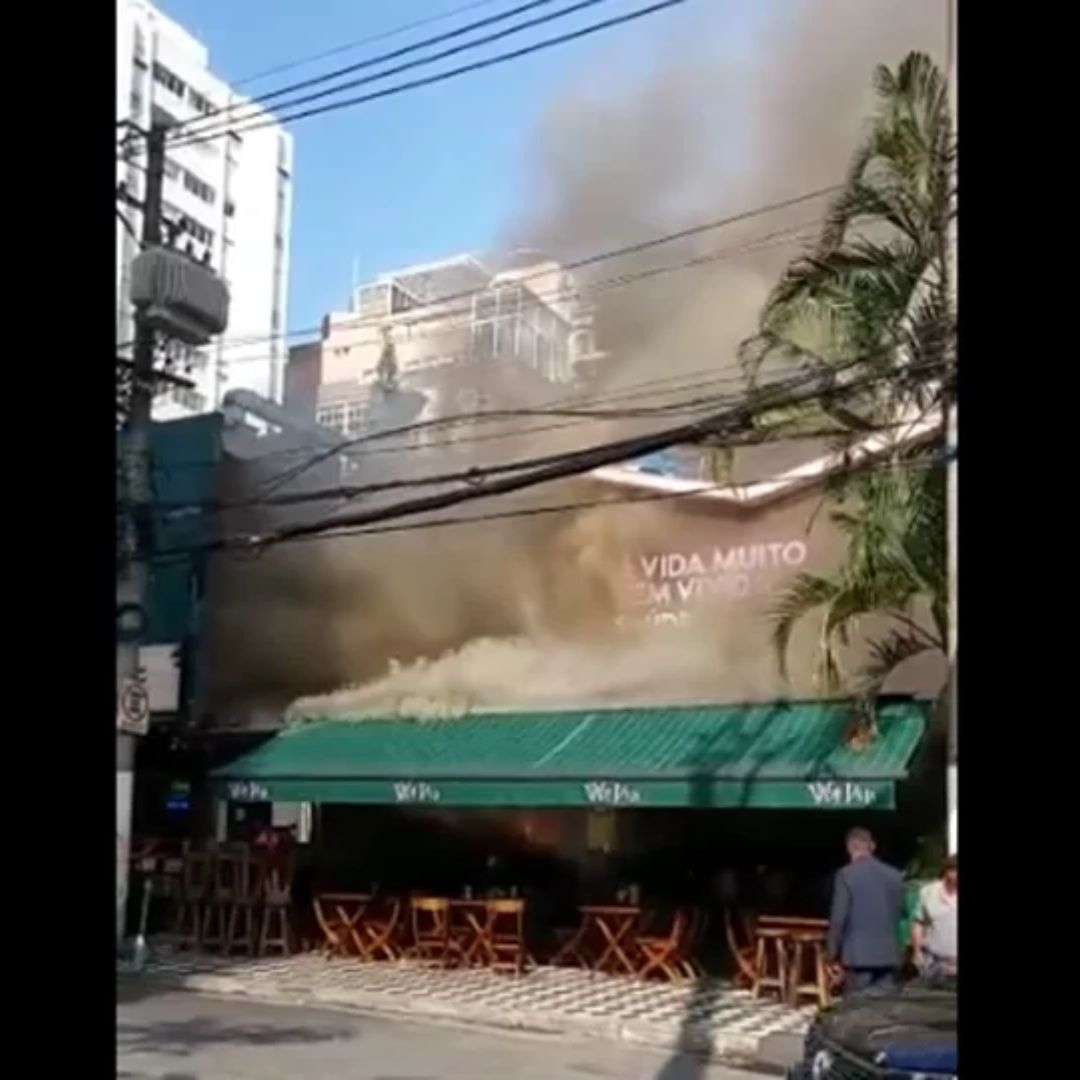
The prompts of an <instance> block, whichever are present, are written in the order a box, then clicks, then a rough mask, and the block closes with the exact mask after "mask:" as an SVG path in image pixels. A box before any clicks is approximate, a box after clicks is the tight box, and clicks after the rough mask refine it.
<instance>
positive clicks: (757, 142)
mask: <svg viewBox="0 0 1080 1080" xmlns="http://www.w3.org/2000/svg"><path fill="white" fill-rule="evenodd" d="M748 18H752V20H753V21H754V23H755V29H754V30H753V32H752V33H751V34H749V35H747V34H746V33H745V32H740V33H737V32H736V31H737V27H738V25H740V24H742V23H745V22H746V21H747V19H748ZM680 19H681V21H679V20H677V19H674V18H672V19H668V20H666V21H665V20H664V19H662V18H658V19H656V20H654V21H653V22H652V24H651V30H652V32H654V33H655V34H656V35H659V36H658V37H657V38H655V39H654V42H653V47H652V55H651V58H650V59H649V60H648V62H647V64H644V65H642V66H640V67H638V68H637V69H636V70H637V71H639V72H640V74H635V73H634V70H635V65H634V64H632V63H631V64H628V63H627V62H626V59H625V57H624V56H622V55H621V54H620V48H621V46H620V45H619V44H618V43H617V42H616V41H615V40H614V38H613V39H612V41H611V42H610V43H609V44H608V45H606V46H602V47H601V48H600V50H599V52H598V53H597V54H596V56H595V57H594V60H593V62H592V63H591V64H590V66H589V69H588V70H587V71H582V72H581V74H580V78H579V79H578V80H577V81H576V82H575V83H574V84H573V85H571V86H570V87H568V88H567V89H565V90H564V91H562V92H561V93H560V94H559V95H558V96H557V97H556V98H555V100H553V101H552V103H551V106H550V108H549V109H548V111H547V114H546V115H545V116H544V118H543V120H542V122H541V124H540V126H539V129H538V131H537V132H536V137H535V139H534V140H533V142H532V146H531V150H530V153H529V156H528V159H527V161H526V162H525V170H524V172H525V176H526V182H525V185H524V191H523V198H522V211H521V213H520V214H519V215H518V216H517V218H516V219H515V220H514V221H512V222H509V223H508V226H507V229H506V234H505V236H506V242H507V246H508V247H512V246H528V247H532V248H539V249H542V250H545V251H547V252H549V253H550V254H552V255H553V256H555V257H557V258H561V259H563V260H570V259H574V258H576V257H579V256H582V255H585V254H589V253H592V252H596V251H599V250H604V249H608V248H612V247H618V246H621V245H625V244H629V243H632V242H634V241H637V240H640V239H643V238H647V237H651V236H655V235H658V234H662V233H664V232H668V231H673V230H676V229H678V228H681V227H685V226H687V225H690V224H694V223H697V222H700V221H703V220H710V219H714V218H718V217H721V216H725V215H728V214H733V213H736V212H739V211H741V210H744V209H747V208H749V207H754V206H759V205H762V204H765V203H769V202H772V201H775V200H779V199H783V198H786V197H789V196H792V195H795V194H798V193H801V192H803V191H807V190H810V189H813V188H817V187H821V186H824V185H826V184H829V183H832V182H835V181H837V180H839V179H840V178H841V177H842V175H843V171H844V166H845V163H846V161H847V158H848V155H849V154H850V152H851V149H852V147H853V146H854V144H855V142H856V139H857V137H858V134H859V125H860V123H861V122H862V120H863V118H864V117H865V114H866V107H867V105H868V103H869V99H870V79H871V75H872V72H873V69H874V67H875V66H876V65H877V64H879V63H889V64H895V63H897V62H898V61H899V60H900V59H901V58H902V57H903V55H904V54H905V53H907V52H908V51H909V50H912V49H923V50H926V51H929V52H930V53H931V54H932V55H935V56H940V55H941V53H942V51H943V42H944V26H945V10H944V3H943V0H784V2H780V0H775V2H769V3H761V4H756V3H750V2H749V0H740V2H726V0H701V2H697V3H694V4H690V5H687V7H686V8H685V9H684V10H683V11H682V12H681V15H680ZM628 68H629V69H630V74H628V73H627V72H628ZM819 212H820V207H819V206H811V207H808V208H801V209H797V210H791V211H787V212H785V213H781V214H775V215H771V216H769V217H766V218H761V219H757V220H754V221H752V222H749V223H747V224H745V225H742V226H739V227H735V228H731V229H724V230H719V231H717V232H716V233H715V234H711V235H708V236H705V237H702V238H699V239H696V240H694V241H691V242H685V243H681V244H675V245H671V246H669V247H665V248H662V249H659V250H656V251H653V252H650V253H648V254H647V255H642V256H640V257H638V258H634V259H621V260H618V261H617V263H614V264H601V265H600V266H598V267H596V268H595V269H594V270H592V271H591V272H590V273H589V274H588V275H587V280H588V279H591V280H594V281H595V280H597V279H599V278H604V277H608V276H610V275H612V274H614V273H618V274H623V273H628V272H631V273H632V272H633V271H635V270H639V269H644V268H647V267H650V266H655V265H659V264H662V263H675V262H680V261H684V260H686V259H689V258H693V257H696V256H700V255H703V254H707V253H709V252H712V251H715V250H717V249H719V248H725V249H726V248H732V247H736V246H738V245H739V244H744V243H746V242H747V241H750V240H753V239H754V238H756V237H760V236H761V235H762V234H764V233H767V232H773V231H775V230H777V229H781V228H784V227H787V226H795V225H798V224H800V223H803V222H807V221H811V220H812V219H813V218H814V217H815V216H816V214H817V213H819ZM796 250H797V248H795V247H793V246H788V247H777V248H773V249H770V250H767V251H764V252H762V253H759V254H756V255H752V256H744V257H741V258H738V259H735V260H731V261H725V262H721V263H716V264H713V265H711V266H709V267H707V268H704V269H694V270H686V271H683V272H679V273H673V274H671V275H667V276H662V277H655V278H651V279H648V280H646V281H644V282H642V283H639V284H636V285H633V286H629V287H625V288H618V289H611V290H606V291H600V292H598V293H597V294H596V302H597V307H598V312H597V317H598V337H599V343H600V345H601V347H602V348H604V349H606V350H608V351H610V353H611V354H612V357H613V363H612V368H611V370H610V372H609V373H608V375H607V376H606V381H607V382H608V383H609V384H611V385H620V384H633V383H637V382H641V381H645V380H649V379H656V378H659V377H664V376H668V375H676V374H679V373H682V372H698V371H703V370H707V371H710V372H715V371H717V370H718V369H721V368H724V367H727V366H730V365H731V364H732V363H733V361H734V354H735V349H736V347H737V344H738V342H739V341H740V340H741V339H742V338H743V337H745V336H746V335H747V334H748V333H750V332H751V331H752V329H753V325H754V319H755V316H756V312H757V310H758V308H759V306H760V303H761V301H762V299H763V298H764V296H765V294H766V291H767V289H768V288H769V286H770V285H771V283H772V282H773V281H774V280H775V278H776V276H777V274H778V273H779V271H780V270H781V269H782V267H783V265H784V264H785V263H786V262H787V261H788V260H789V259H790V258H791V257H792V256H793V255H794V254H795V252H796ZM637 430H641V428H640V427H639V428H638V429H637ZM599 434H601V432H599V429H598V428H597V427H595V426H586V427H579V428H578V429H576V430H575V431H574V432H573V433H572V434H571V435H567V434H566V433H565V432H563V433H561V434H559V435H557V436H552V435H547V436H543V437H534V438H532V439H523V440H519V441H517V442H516V443H515V444H514V445H513V446H510V445H509V444H506V443H499V442H495V443H494V444H492V447H491V449H490V450H488V451H487V452H486V456H485V457H484V458H483V460H494V459H497V458H498V457H500V456H502V457H503V459H505V458H507V457H513V456H521V455H522V454H524V453H526V452H534V453H540V452H545V451H548V450H551V449H553V448H556V447H557V448H560V449H561V448H565V447H566V445H567V443H568V442H574V441H575V440H576V441H577V442H578V443H580V441H581V440H582V439H589V440H594V439H596V438H597V437H598V435H599ZM424 467H425V468H430V465H428V464H426V463H425V466H424ZM382 469H383V473H384V475H385V472H386V466H385V465H384V466H382ZM584 490H586V489H585V488H584V486H583V485H581V484H574V483H563V484H560V485H554V486H550V487H546V488H545V489H543V491H542V492H541V493H539V494H533V495H528V496H523V497H520V498H518V499H517V500H515V501H512V502H509V503H508V502H506V501H500V502H499V504H498V507H497V509H500V510H502V509H505V508H506V507H507V506H511V505H518V506H527V505H535V504H536V503H544V502H549V503H550V502H562V501H572V500H574V499H575V498H577V497H579V496H580V494H581V493H582V492H583V491H584ZM591 490H592V493H593V494H594V495H595V489H591ZM494 508H495V507H493V506H492V504H490V503H487V502H483V503H480V504H473V505H471V506H468V507H466V508H464V509H465V511H466V512H483V511H485V510H490V509H494ZM808 513H809V511H808ZM658 521H661V522H663V523H664V524H666V525H667V526H668V527H669V528H670V529H671V530H673V531H674V530H676V529H677V528H678V525H677V519H676V518H675V517H674V516H671V517H668V516H666V513H665V512H664V511H661V510H654V511H651V512H650V513H649V514H647V515H646V514H644V513H643V512H640V511H637V510H635V511H633V512H629V511H626V510H615V511H607V512H603V511H601V512H596V511H591V512H587V513H582V514H579V515H577V516H576V517H575V518H571V517H569V516H566V515H563V516H553V517H545V518H530V519H526V520H525V521H523V522H521V521H519V522H515V523H508V524H499V525H496V524H489V525H486V526H483V527H471V528H457V529H445V530H432V531H429V532H419V533H410V534H402V535H396V536H389V537H381V538H365V539H362V540H339V541H325V540H324V541H317V542H311V543H300V544H295V545H288V546H285V547H282V548H278V549H274V550H272V551H270V552H268V553H267V554H266V555H264V556H263V557H262V558H260V559H259V560H258V561H255V562H251V561H247V562H239V561H237V560H235V559H233V558H230V559H228V560H227V561H223V562H220V564H219V566H218V567H217V568H216V569H215V572H214V573H213V575H212V577H211V583H210V589H211V591H210V603H209V606H208V616H209V636H208V642H209V655H208V657H207V663H206V665H205V670H206V672H207V675H208V682H207V684H206V690H207V697H206V701H205V704H206V708H207V709H208V710H209V711H210V712H212V713H215V714H218V715H219V716H220V715H227V714H229V713H231V712H233V711H234V710H240V711H243V710H244V709H245V708H246V707H248V706H250V705H251V704H253V703H255V704H260V705H264V706H268V707H271V708H277V707H281V706H283V705H285V704H286V703H288V702H289V701H291V700H292V699H294V698H295V697H297V696H300V695H305V694H319V693H325V692H328V691H332V690H335V689H338V688H340V687H343V686H349V685H355V684H358V683H363V682H365V681H367V680H370V679H374V678H376V677H378V676H381V675H383V674H384V673H385V672H386V671H387V667H388V665H389V664H390V662H391V661H392V660H397V661H401V662H404V663H406V664H407V663H409V662H410V661H413V660H415V659H416V658H418V657H423V656H437V655H441V654H442V653H444V652H445V651H446V650H453V649H458V648H461V647H462V646H464V645H466V644H467V643H469V642H473V641H476V640H477V639H510V638H513V639H517V640H519V641H520V640H521V639H527V640H531V641H533V642H544V641H547V642H559V641H562V642H565V641H566V640H567V639H576V640H577V641H579V642H581V641H584V640H586V639H589V640H596V639H598V638H600V637H602V636H603V630H602V628H606V627H608V626H610V623H611V620H612V617H613V615H614V614H615V609H616V604H615V601H614V599H613V597H614V595H615V592H616V591H617V589H616V585H617V582H615V581H614V578H615V577H616V576H617V569H616V567H617V565H618V555H617V549H618V545H619V543H625V542H626V541H627V540H628V539H632V534H633V531H634V529H635V528H638V527H639V526H638V525H635V522H639V523H641V522H645V523H647V525H648V528H649V529H650V530H655V529H656V528H657V522H658ZM725 634H726V640H727V641H728V644H727V645H724V646H723V649H724V655H726V656H729V657H730V656H734V655H738V650H735V652H732V650H733V649H735V646H734V645H732V644H731V642H732V641H734V640H735V639H736V638H739V635H737V634H734V632H733V631H725ZM743 638H745V635H743ZM639 644H640V643H639ZM729 646H730V647H729ZM539 647H546V646H539ZM596 648H598V649H599V650H600V652H599V653H597V654H596V655H597V656H598V657H600V658H601V659H600V660H599V662H600V663H603V664H605V665H609V666H610V667H611V668H612V670H614V671H618V670H621V667H620V665H619V664H618V663H617V662H616V661H615V660H614V659H613V658H612V654H611V653H610V649H608V646H607V645H604V644H602V643H601V644H598V645H597V646H596ZM500 649H501V650H502V651H501V652H500ZM605 649H608V651H607V652H604V650H605ZM534 651H535V650H534ZM662 651H663V655H665V656H666V655H668V654H669V653H670V645H667V644H665V645H663V646H662ZM705 652H706V653H708V657H710V658H713V657H715V656H716V655H717V653H716V651H715V650H714V651H713V652H711V653H709V652H708V649H706V650H705ZM486 655H490V657H491V663H492V664H498V663H500V659H499V657H500V656H502V657H504V658H505V657H506V656H509V655H514V656H516V657H518V658H519V659H520V658H523V657H524V658H525V659H524V660H522V666H520V667H514V666H513V665H510V667H511V670H512V671H525V670H528V671H536V672H542V670H543V664H542V663H539V662H536V659H535V656H530V655H529V654H528V652H527V651H526V652H522V650H521V649H517V651H513V652H512V653H507V652H506V649H505V647H502V646H498V645H496V646H495V647H494V648H493V649H492V650H490V652H487V651H485V648H484V647H480V646H475V645H474V646H473V647H472V648H471V649H466V650H465V651H464V653H463V659H462V661H461V672H465V671H467V670H468V669H470V668H472V669H475V668H476V666H477V664H478V658H480V659H482V658H483V657H484V656H486ZM560 657H561V658H562V660H565V659H566V657H567V650H566V649H565V647H564V646H562V645H554V646H552V648H551V651H550V656H549V658H550V659H551V662H552V663H553V664H559V663H562V670H563V671H564V673H565V672H567V671H570V668H568V667H567V663H568V661H567V663H563V662H562V660H560V659H559V658H560ZM702 662H703V663H709V662H711V660H710V659H707V658H705V656H704V654H703V659H702ZM737 663H738V664H740V665H742V666H743V667H744V668H745V670H747V671H749V670H750V669H751V668H753V671H754V674H753V677H752V678H751V677H750V676H749V675H748V676H747V681H748V682H751V683H753V685H752V686H749V685H748V686H747V687H746V688H745V690H746V692H747V693H749V694H753V693H754V692H761V688H762V686H764V684H765V681H766V668H767V667H768V668H769V671H768V677H769V678H771V677H772V676H773V670H772V668H771V667H770V666H769V665H770V664H771V658H769V657H768V656H766V655H765V654H764V652H763V650H762V649H760V648H758V649H757V650H756V653H755V655H753V656H751V655H749V654H748V653H747V649H746V647H745V646H744V647H743V654H742V655H738V660H737ZM622 666H623V667H628V668H633V669H634V671H633V672H632V674H635V675H637V676H639V674H640V671H641V670H642V667H641V665H640V664H637V665H622ZM571 667H572V665H571ZM673 670H676V671H677V672H679V673H680V677H682V678H684V679H686V680H687V681H688V682H689V683H690V684H692V685H695V686H697V685H698V682H697V681H695V680H693V679H689V677H688V676H687V672H686V666H685V664H680V665H674V667H673ZM461 672H458V673H455V671H454V670H453V664H452V663H451V664H449V665H448V664H447V663H446V662H443V663H442V664H441V665H440V667H439V668H438V669H437V674H438V680H436V681H438V682H439V684H440V685H446V686H449V687H453V688H455V690H454V692H455V693H457V692H460V690H461V684H462V682H463V681H468V680H467V679H466V677H465V675H464V674H462V673H461ZM629 674H631V672H628V675H629ZM522 677H524V676H522ZM569 677H570V675H569V674H567V675H566V678H569ZM487 681H488V684H490V683H491V681H492V680H490V679H488V680H487ZM430 685H432V681H431V679H424V678H421V679H419V680H417V679H416V677H415V676H413V677H411V678H406V679H404V680H403V683H402V686H403V688H404V689H403V691H402V692H403V693H405V692H407V688H408V687H409V686H414V687H420V686H424V687H426V686H430ZM635 685H636V684H635V683H634V682H633V679H631V680H630V681H629V682H627V684H626V688H627V692H629V693H635V692H636V690H635ZM518 689H519V690H520V687H519V688H518ZM652 689H653V691H655V689H656V688H655V686H653V687H652ZM418 692H419V691H418ZM487 692H488V694H489V696H490V685H488V686H487ZM602 692H603V694H604V696H605V697H606V698H611V697H613V696H617V694H618V692H619V687H618V686H616V685H613V684H612V683H611V682H610V681H608V682H607V683H605V684H604V686H603V687H602ZM393 693H394V689H393V686H392V685H391V686H387V685H385V684H380V688H379V700H385V699H386V697H387V695H389V696H390V697H393Z"/></svg>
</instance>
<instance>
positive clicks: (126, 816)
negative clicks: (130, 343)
mask: <svg viewBox="0 0 1080 1080" xmlns="http://www.w3.org/2000/svg"><path fill="white" fill-rule="evenodd" d="M147 142H148V147H147V149H148V153H147V168H146V194H145V197H144V199H143V227H142V243H143V247H144V248H147V247H154V246H156V245H158V244H160V242H161V189H162V184H163V181H164V175H165V128H163V127H154V128H153V129H152V130H151V131H150V133H149V134H148V136H147ZM132 359H133V368H132V373H131V398H130V406H129V412H128V416H127V420H126V423H125V429H124V438H123V439H122V442H121V446H122V448H123V454H124V462H123V464H124V472H125V480H126V485H125V486H126V491H125V492H124V495H125V499H126V502H127V506H128V511H127V514H126V515H125V519H124V522H123V530H122V533H123V535H122V537H121V544H122V548H121V550H122V558H121V563H120V568H119V573H118V575H117V582H116V602H117V610H118V611H120V610H126V611H133V610H136V609H137V610H138V611H140V612H141V611H142V610H143V605H144V603H145V601H146V586H147V580H148V570H147V565H146V561H145V560H146V554H147V546H148V542H149V539H150V528H149V526H150V504H151V500H152V490H151V476H150V423H151V421H150V409H151V404H152V401H153V373H154V331H153V329H152V328H151V326H150V325H149V324H148V323H147V321H146V316H145V311H142V310H139V309H137V310H136V312H135V345H134V355H133V358H132ZM125 636H127V635H125ZM133 636H134V635H133ZM138 672H139V642H138V639H137V636H135V640H132V641H121V642H119V643H118V644H117V647H116V687H117V697H118V698H119V696H120V694H122V693H123V690H124V686H125V685H126V684H127V682H128V680H130V679H133V678H136V677H137V675H138ZM134 779H135V739H134V737H132V736H131V735H128V734H126V733H124V732H120V731H118V732H117V735H116V940H117V943H118V944H120V943H122V942H123V939H124V924H125V921H126V912H127V899H128V870H129V867H128V863H129V858H130V849H131V808H132V794H133V790H134Z"/></svg>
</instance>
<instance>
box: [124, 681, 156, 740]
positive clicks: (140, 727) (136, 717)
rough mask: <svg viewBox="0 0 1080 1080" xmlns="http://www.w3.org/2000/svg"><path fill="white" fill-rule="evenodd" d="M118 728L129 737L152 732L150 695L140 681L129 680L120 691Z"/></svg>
mask: <svg viewBox="0 0 1080 1080" xmlns="http://www.w3.org/2000/svg"><path fill="white" fill-rule="evenodd" d="M116 727H117V729H118V730H119V731H123V732H126V733H127V734H128V735H145V734H146V733H147V732H148V731H149V730H150V695H149V694H148V693H147V691H146V687H145V686H144V685H143V684H142V682H141V681H140V680H139V679H127V680H125V682H124V685H123V686H122V687H121V689H120V700H119V702H118V708H117V711H116Z"/></svg>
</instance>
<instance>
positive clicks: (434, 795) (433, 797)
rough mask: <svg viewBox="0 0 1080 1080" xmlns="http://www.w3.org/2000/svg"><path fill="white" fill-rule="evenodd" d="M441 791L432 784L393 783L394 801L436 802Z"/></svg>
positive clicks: (439, 797) (440, 795)
mask: <svg viewBox="0 0 1080 1080" xmlns="http://www.w3.org/2000/svg"><path fill="white" fill-rule="evenodd" d="M441 798H442V792H441V791H440V790H439V789H438V788H437V787H435V786H434V785H433V784H424V783H414V782H413V781H408V782H405V783H397V784H394V801H395V802H398V803H437V802H438V801H439V800H440V799H441Z"/></svg>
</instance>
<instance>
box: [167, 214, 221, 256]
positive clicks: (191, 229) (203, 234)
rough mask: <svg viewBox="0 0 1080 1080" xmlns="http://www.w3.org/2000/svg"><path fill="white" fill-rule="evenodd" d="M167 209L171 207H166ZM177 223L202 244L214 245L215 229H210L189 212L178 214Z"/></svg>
mask: <svg viewBox="0 0 1080 1080" xmlns="http://www.w3.org/2000/svg"><path fill="white" fill-rule="evenodd" d="M165 209H166V211H167V210H168V209H169V208H167V207H166V208H165ZM177 223H178V224H179V225H180V226H181V227H182V228H183V230H184V232H186V233H187V234H188V236H190V237H191V238H192V239H193V240H197V241H198V242H199V243H200V244H205V245H206V246H207V247H212V246H213V243H214V230H213V229H208V228H207V227H206V226H205V225H203V224H202V223H201V222H198V221H196V220H195V219H194V218H193V217H189V216H188V215H187V214H178V215H177Z"/></svg>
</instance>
